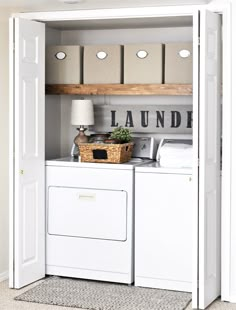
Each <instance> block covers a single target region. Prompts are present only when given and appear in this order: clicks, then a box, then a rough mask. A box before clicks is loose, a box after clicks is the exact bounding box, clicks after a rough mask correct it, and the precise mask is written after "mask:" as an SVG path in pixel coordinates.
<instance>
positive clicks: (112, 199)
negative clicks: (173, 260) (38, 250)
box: [46, 157, 150, 283]
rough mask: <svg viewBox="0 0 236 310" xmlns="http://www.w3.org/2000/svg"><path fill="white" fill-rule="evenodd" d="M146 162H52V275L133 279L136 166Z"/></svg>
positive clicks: (49, 183)
mask: <svg viewBox="0 0 236 310" xmlns="http://www.w3.org/2000/svg"><path fill="white" fill-rule="evenodd" d="M146 162H148V160H142V159H132V160H131V161H130V162H128V163H125V164H103V163H102V164H99V163H81V162H78V160H76V159H74V158H72V157H70V158H62V159H56V160H49V161H47V162H46V182H47V184H46V187H47V193H46V195H47V207H46V210H47V228H46V230H47V237H46V239H47V245H46V273H47V274H51V275H60V276H69V277H77V278H86V279H93V280H103V281H112V282H121V283H132V282H133V251H134V248H133V242H134V241H133V229H134V228H133V212H134V211H133V208H134V199H133V198H134V167H135V166H137V165H140V164H143V163H146ZM149 162H150V160H149Z"/></svg>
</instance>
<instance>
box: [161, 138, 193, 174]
mask: <svg viewBox="0 0 236 310" xmlns="http://www.w3.org/2000/svg"><path fill="white" fill-rule="evenodd" d="M156 160H157V162H159V164H160V166H161V167H169V168H171V167H172V168H191V167H192V166H193V141H192V140H191V139H165V138H164V139H162V140H161V141H160V143H159V146H158V150H157V154H156Z"/></svg>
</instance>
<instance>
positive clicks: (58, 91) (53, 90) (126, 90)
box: [46, 84, 192, 96]
mask: <svg viewBox="0 0 236 310" xmlns="http://www.w3.org/2000/svg"><path fill="white" fill-rule="evenodd" d="M46 94H48V95H66V94H67V95H160V96H190V95H192V85H191V84H56V85H46Z"/></svg>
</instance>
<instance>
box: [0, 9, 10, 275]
mask: <svg viewBox="0 0 236 310" xmlns="http://www.w3.org/2000/svg"><path fill="white" fill-rule="evenodd" d="M8 17H9V10H8V9H1V11H0V68H1V69H0V96H1V97H0V98H1V99H0V141H1V147H0V280H1V279H3V278H4V277H6V276H7V271H8V181H9V179H8V134H9V132H8V107H9V102H8V101H9V99H8V98H9V96H8V80H9V78H8V76H9V74H8V71H9V70H8V59H9V57H8V54H9V53H8Z"/></svg>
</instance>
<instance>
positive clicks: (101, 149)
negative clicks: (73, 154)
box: [79, 143, 134, 164]
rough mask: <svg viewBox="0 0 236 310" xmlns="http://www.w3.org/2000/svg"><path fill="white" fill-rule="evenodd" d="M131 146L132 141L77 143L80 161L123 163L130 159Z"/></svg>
mask: <svg viewBox="0 0 236 310" xmlns="http://www.w3.org/2000/svg"><path fill="white" fill-rule="evenodd" d="M133 146H134V144H133V143H124V144H105V143H101V144H99V143H81V144H79V152H80V158H81V162H90V163H115V164H121V163H125V162H127V161H129V160H130V159H131V155H132V151H133Z"/></svg>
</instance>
